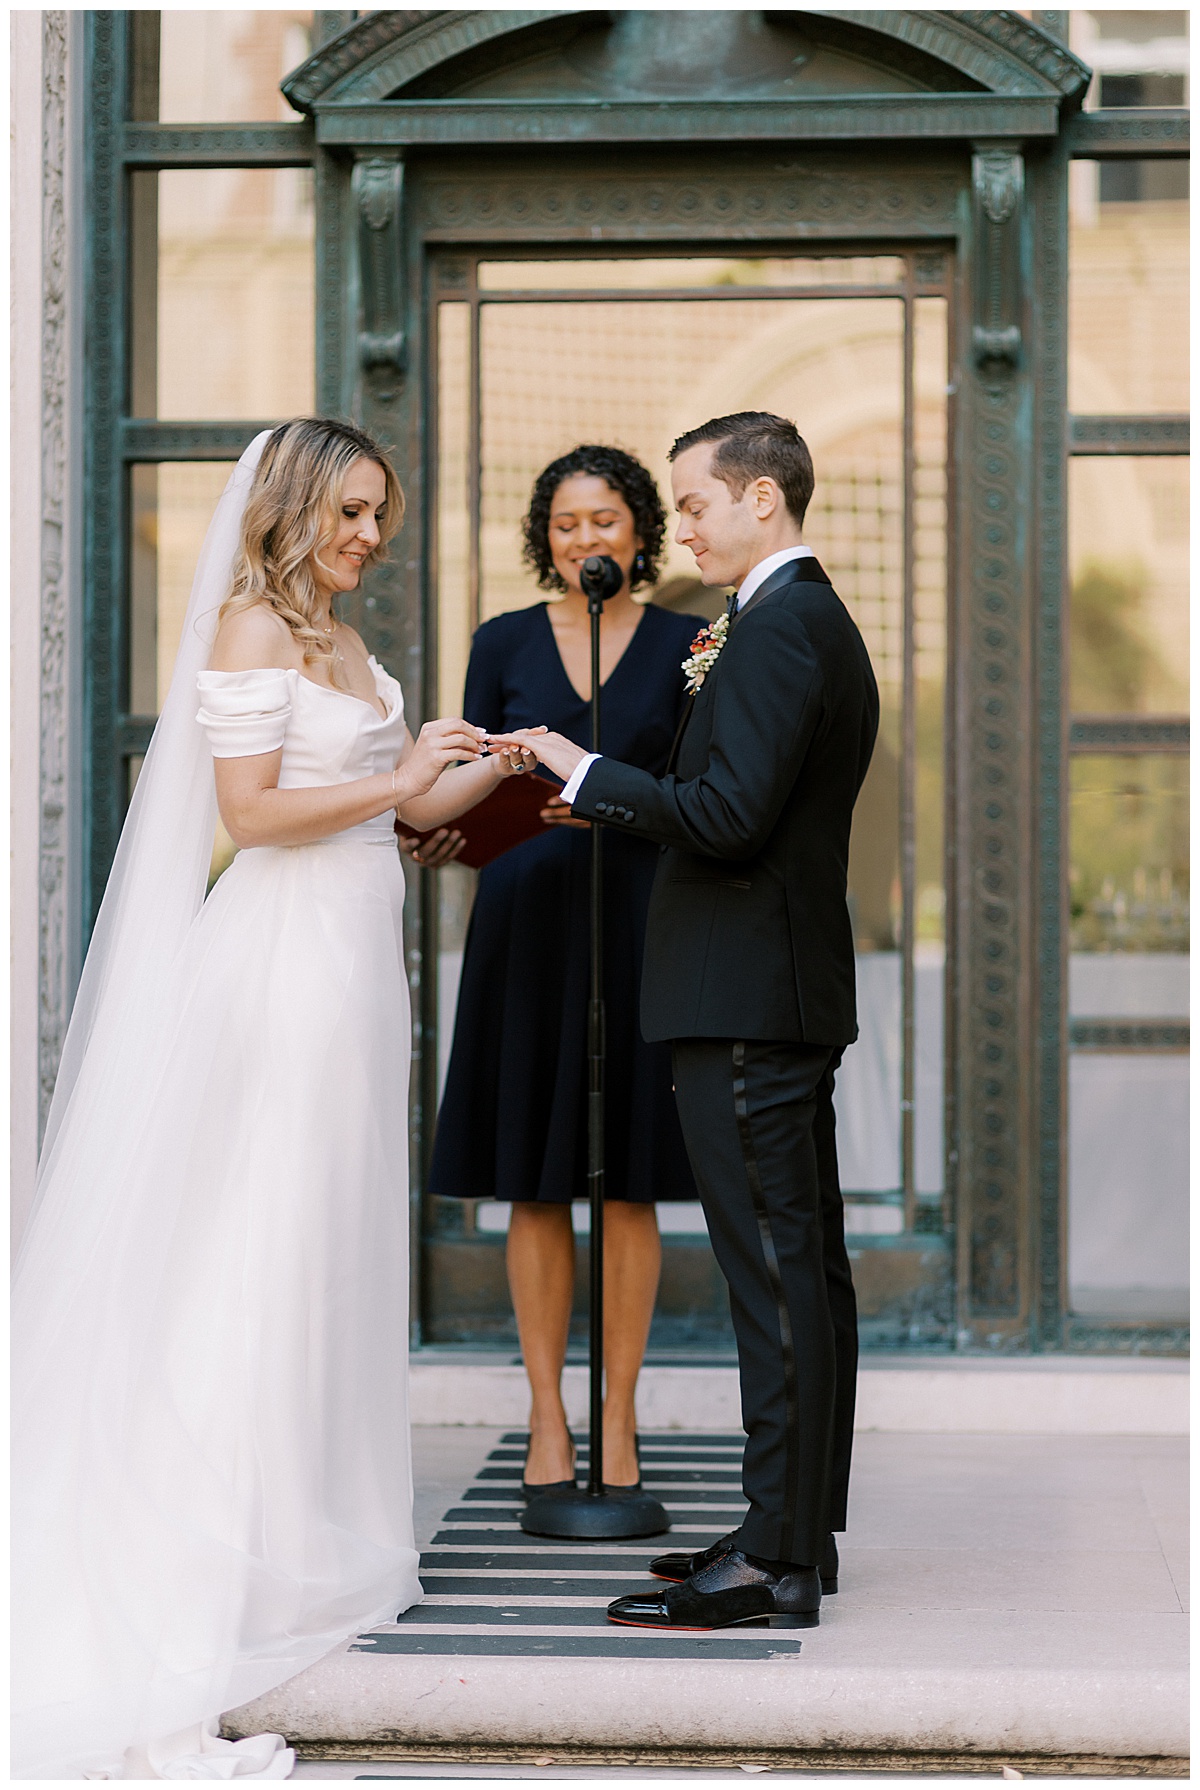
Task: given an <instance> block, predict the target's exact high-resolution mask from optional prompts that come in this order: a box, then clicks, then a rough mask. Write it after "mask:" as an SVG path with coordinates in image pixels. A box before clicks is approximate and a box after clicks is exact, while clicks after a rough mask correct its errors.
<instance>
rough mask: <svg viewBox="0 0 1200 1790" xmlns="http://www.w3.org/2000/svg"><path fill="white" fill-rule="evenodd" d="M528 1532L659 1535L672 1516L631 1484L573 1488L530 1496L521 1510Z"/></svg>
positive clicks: (588, 1537) (585, 1537) (603, 1537)
mask: <svg viewBox="0 0 1200 1790" xmlns="http://www.w3.org/2000/svg"><path fill="white" fill-rule="evenodd" d="M521 1527H522V1529H524V1530H525V1532H526V1534H527V1535H556V1536H562V1537H564V1538H565V1537H571V1538H573V1539H577V1540H580V1541H592V1540H596V1541H615V1540H617V1539H618V1537H630V1536H635V1535H662V1534H664V1533H665V1531H666V1530H668V1529H669V1528H670V1527H671V1519H670V1518H669V1517H668V1515H667V1513H666V1511H665V1510H664V1509H663V1507H662V1505H661V1504H660V1503H659V1501H658V1499H657V1498H652V1497H651V1496H650V1494H649V1492H643V1491H639V1490H636V1489H635V1488H634V1487H633V1486H630V1487H629V1488H628V1489H626V1488H625V1487H624V1486H622V1487H620V1488H618V1493H617V1495H615V1496H614V1495H613V1494H612V1493H611V1492H603V1493H593V1492H589V1491H586V1490H581V1489H580V1488H579V1487H572V1488H570V1489H568V1490H567V1491H563V1492H544V1493H543V1494H542V1496H541V1497H540V1498H531V1499H530V1500H529V1503H528V1504H527V1505H526V1507H525V1509H524V1510H523V1511H522V1512H521Z"/></svg>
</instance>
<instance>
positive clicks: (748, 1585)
mask: <svg viewBox="0 0 1200 1790" xmlns="http://www.w3.org/2000/svg"><path fill="white" fill-rule="evenodd" d="M608 1619H609V1621H610V1622H620V1623H623V1624H624V1625H625V1626H626V1627H629V1628H669V1629H709V1628H733V1627H735V1626H737V1625H738V1624H743V1623H744V1624H746V1625H747V1626H754V1627H759V1628H816V1626H817V1624H818V1623H819V1622H820V1620H821V1579H820V1574H819V1573H818V1572H817V1569H816V1567H815V1566H798V1567H796V1568H795V1570H794V1571H792V1572H789V1573H785V1574H783V1575H778V1574H776V1573H772V1572H768V1571H767V1569H766V1568H765V1567H763V1566H756V1565H755V1564H754V1562H753V1561H752V1560H748V1559H747V1558H746V1556H745V1554H743V1553H740V1552H739V1551H738V1549H737V1548H729V1549H727V1550H726V1552H725V1553H723V1554H721V1555H719V1556H718V1558H717V1559H716V1560H711V1561H709V1563H708V1565H707V1566H704V1567H702V1568H701V1569H700V1571H699V1572H697V1573H693V1574H692V1576H691V1578H690V1579H686V1580H685V1581H684V1583H683V1584H682V1585H671V1586H669V1587H668V1589H667V1590H665V1591H644V1592H638V1593H635V1595H634V1596H632V1597H618V1598H617V1600H616V1602H615V1603H611V1604H609V1606H608Z"/></svg>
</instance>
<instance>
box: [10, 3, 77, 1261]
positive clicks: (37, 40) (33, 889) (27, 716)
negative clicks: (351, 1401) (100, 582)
mask: <svg viewBox="0 0 1200 1790" xmlns="http://www.w3.org/2000/svg"><path fill="white" fill-rule="evenodd" d="M76 19H77V15H75V14H71V13H68V12H41V13H38V12H23V13H22V12H19V13H14V14H13V15H12V18H11V31H12V76H11V79H12V101H11V103H12V140H13V154H12V175H11V182H12V191H11V204H12V220H13V228H12V240H13V255H12V271H11V281H12V287H11V307H12V327H13V372H12V393H11V398H12V408H11V429H12V472H11V495H12V506H13V509H12V515H13V529H12V537H11V544H10V556H11V599H10V600H11V623H10V625H11V642H12V651H11V666H10V676H11V700H12V711H11V736H12V737H11V751H12V829H13V838H12V866H13V867H12V941H11V948H12V964H13V988H12V996H13V998H12V1009H11V1022H10V1023H11V1064H12V1067H11V1099H12V1119H11V1146H10V1147H11V1158H10V1166H11V1174H12V1222H13V1235H14V1237H16V1236H18V1235H19V1234H20V1231H21V1228H22V1226H23V1223H24V1219H25V1216H26V1214H27V1212H28V1208H29V1202H30V1199H31V1197H32V1191H33V1178H34V1171H35V1166H36V1157H37V1150H38V1145H39V1143H40V1140H41V1135H42V1129H43V1126H44V1124H45V1118H46V1111H47V1108H48V1106H49V1102H50V1096H51V1094H52V1092H53V1088H54V1077H55V1074H56V1071H57V1068H58V1059H59V1055H60V1052H61V1050H62V1041H63V1036H64V1033H65V1031H66V1025H67V1019H68V1017H69V1014H70V1006H71V1000H72V997H73V994H74V990H75V983H76V980H77V978H78V971H79V964H78V943H77V941H78V933H79V926H78V902H77V900H76V899H75V894H74V880H75V875H76V871H77V865H78V824H79V808H80V779H79V775H78V740H77V736H76V730H75V726H74V718H75V717H77V716H78V713H79V706H80V705H79V702H78V701H77V700H75V696H76V691H75V679H76V677H77V674H78V665H77V648H78V615H79V602H78V597H79V588H80V579H79V575H78V567H77V564H76V540H77V530H76V528H75V526H74V515H73V508H72V506H73V502H74V498H75V494H76V492H77V490H78V481H77V478H76V476H75V452H76V448H77V445H78V437H79V415H78V406H79V387H78V378H77V361H78V345H79V327H78V326H79V318H80V306H79V303H78V298H77V294H76V292H75V289H74V279H75V272H76V269H77V267H78V265H79V260H78V233H77V229H76V228H75V227H74V224H75V220H74V218H73V211H72V208H73V204H74V201H75V196H76V194H77V192H78V178H77V171H76V165H75V164H76V158H77V157H78V155H79V152H80V148H81V145H80V140H79V130H78V125H77V123H76V112H75V108H74V103H73V102H74V97H75V94H76V91H77V87H78V81H77V72H76V71H77V68H78V56H77V45H78V36H77V26H76V23H75V21H76Z"/></svg>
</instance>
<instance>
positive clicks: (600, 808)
mask: <svg viewBox="0 0 1200 1790" xmlns="http://www.w3.org/2000/svg"><path fill="white" fill-rule="evenodd" d="M596 813H597V814H603V813H604V803H603V802H597V803H596Z"/></svg>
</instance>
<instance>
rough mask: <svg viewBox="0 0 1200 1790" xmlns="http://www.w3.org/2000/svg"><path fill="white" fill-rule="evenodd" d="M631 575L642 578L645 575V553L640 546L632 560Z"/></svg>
mask: <svg viewBox="0 0 1200 1790" xmlns="http://www.w3.org/2000/svg"><path fill="white" fill-rule="evenodd" d="M633 576H634V578H644V577H645V576H646V555H645V554H644V553H643V552H642V551H641V549H640V548H639V549H638V555H637V558H636V559H635V560H634V562H633Z"/></svg>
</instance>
